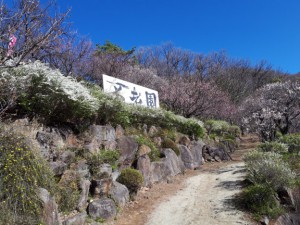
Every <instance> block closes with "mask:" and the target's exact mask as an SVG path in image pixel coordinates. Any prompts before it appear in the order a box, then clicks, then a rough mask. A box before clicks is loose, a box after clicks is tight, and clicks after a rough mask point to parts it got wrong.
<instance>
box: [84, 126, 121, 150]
mask: <svg viewBox="0 0 300 225" xmlns="http://www.w3.org/2000/svg"><path fill="white" fill-rule="evenodd" d="M82 139H83V140H84V141H85V145H84V147H85V148H86V149H88V150H89V152H90V153H92V154H95V153H98V152H99V150H100V149H101V148H104V147H106V148H107V149H109V148H115V147H116V144H115V140H116V132H115V129H114V128H113V127H112V126H110V125H108V126H99V125H91V126H90V127H89V128H88V130H87V131H86V132H85V133H84V134H83V135H82Z"/></svg>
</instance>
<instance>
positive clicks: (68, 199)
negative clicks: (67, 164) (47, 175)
mask: <svg viewBox="0 0 300 225" xmlns="http://www.w3.org/2000/svg"><path fill="white" fill-rule="evenodd" d="M78 187H79V177H78V175H77V172H76V171H74V170H67V171H65V173H64V175H63V176H62V177H61V179H60V181H59V183H58V188H57V190H56V193H55V197H56V201H57V203H58V210H59V211H60V212H64V213H69V212H71V211H73V210H74V209H76V206H77V204H78V201H79V197H80V191H79V190H78V189H79V188H78Z"/></svg>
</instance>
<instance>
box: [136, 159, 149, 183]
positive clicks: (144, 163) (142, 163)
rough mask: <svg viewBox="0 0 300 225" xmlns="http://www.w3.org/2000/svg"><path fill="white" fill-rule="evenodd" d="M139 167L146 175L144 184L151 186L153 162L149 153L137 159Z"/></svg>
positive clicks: (144, 175)
mask: <svg viewBox="0 0 300 225" xmlns="http://www.w3.org/2000/svg"><path fill="white" fill-rule="evenodd" d="M137 169H138V170H139V171H140V172H141V173H142V175H143V177H144V185H145V186H146V187H149V186H151V185H152V173H151V162H150V158H149V156H148V155H143V156H141V157H139V159H138V161H137Z"/></svg>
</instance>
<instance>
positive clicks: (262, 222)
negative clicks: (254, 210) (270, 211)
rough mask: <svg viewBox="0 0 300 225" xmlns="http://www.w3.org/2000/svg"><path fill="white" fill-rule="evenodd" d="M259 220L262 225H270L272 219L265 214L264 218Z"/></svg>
mask: <svg viewBox="0 0 300 225" xmlns="http://www.w3.org/2000/svg"><path fill="white" fill-rule="evenodd" d="M259 222H260V224H261V225H269V222H270V221H269V218H268V217H267V216H264V217H263V218H261V219H260V220H259Z"/></svg>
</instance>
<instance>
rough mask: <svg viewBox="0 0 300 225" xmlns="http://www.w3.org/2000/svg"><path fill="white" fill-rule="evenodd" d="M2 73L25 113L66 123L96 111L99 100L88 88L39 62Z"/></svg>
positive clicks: (86, 116) (88, 115)
mask: <svg viewBox="0 0 300 225" xmlns="http://www.w3.org/2000/svg"><path fill="white" fill-rule="evenodd" d="M1 74H2V78H3V79H2V81H3V80H4V79H5V78H6V80H5V83H7V84H9V85H10V88H11V90H12V92H13V93H15V94H16V99H17V102H18V105H19V107H20V110H21V111H22V112H24V113H26V114H29V115H33V116H39V117H40V118H43V119H44V120H46V121H51V122H66V121H73V120H78V119H81V118H88V117H90V116H92V115H93V114H95V113H96V111H97V110H98V107H99V103H98V100H97V99H96V98H95V97H93V96H92V95H91V94H90V90H89V89H88V88H86V87H85V86H84V85H83V84H81V83H79V82H77V81H76V80H75V79H73V78H71V77H65V76H63V74H61V73H60V72H59V70H54V69H51V68H50V67H48V66H47V65H45V64H43V63H41V62H39V61H35V62H33V63H28V64H23V65H20V66H18V67H14V68H8V69H6V70H5V71H2V73H1ZM8 77H9V78H8Z"/></svg>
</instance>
